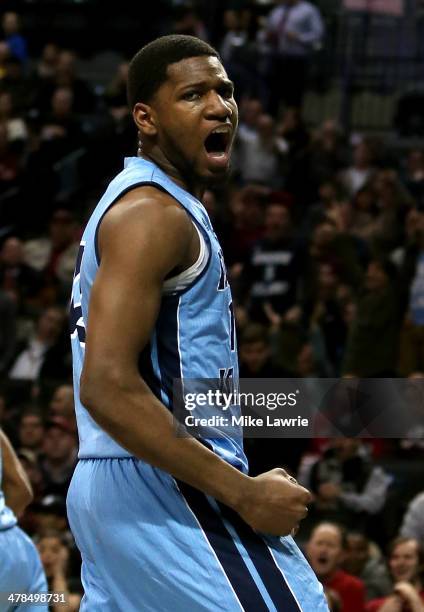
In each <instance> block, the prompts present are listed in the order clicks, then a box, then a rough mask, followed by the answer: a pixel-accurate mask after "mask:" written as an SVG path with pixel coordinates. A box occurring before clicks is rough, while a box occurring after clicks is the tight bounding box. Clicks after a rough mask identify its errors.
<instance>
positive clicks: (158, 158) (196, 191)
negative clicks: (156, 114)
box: [138, 147, 205, 200]
mask: <svg viewBox="0 0 424 612" xmlns="http://www.w3.org/2000/svg"><path fill="white" fill-rule="evenodd" d="M138 157H141V158H143V159H146V160H147V161H151V162H153V163H154V164H156V165H157V166H159V168H160V169H161V170H163V172H165V174H166V175H167V176H169V178H170V179H172V180H173V181H174V183H176V184H177V185H178V186H179V187H182V188H183V189H185V191H188V193H191V194H192V195H193V196H194V197H195V198H197V199H198V200H200V199H201V198H202V196H203V192H204V190H205V188H204V187H203V186H202V185H200V184H199V183H196V181H195V180H194V178H193V177H187V176H184V174H183V173H182V172H181V171H180V170H178V168H176V166H175V165H174V164H173V163H172V162H171V161H170V160H169V159H168V158H167V157H166V155H165V154H164V153H163V151H162V150H161V149H159V148H158V147H153V148H152V149H151V150H150V151H143V152H142V153H138Z"/></svg>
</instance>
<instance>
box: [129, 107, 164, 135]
mask: <svg viewBox="0 0 424 612" xmlns="http://www.w3.org/2000/svg"><path fill="white" fill-rule="evenodd" d="M133 117H134V121H135V123H136V125H137V127H138V129H139V131H140V133H141V134H142V135H144V136H149V137H152V136H156V134H157V132H158V131H157V128H156V117H155V113H154V111H153V109H152V107H151V106H149V105H148V104H144V103H143V102H137V104H136V105H135V106H134V110H133Z"/></svg>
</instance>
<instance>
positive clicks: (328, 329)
mask: <svg viewBox="0 0 424 612" xmlns="http://www.w3.org/2000/svg"><path fill="white" fill-rule="evenodd" d="M317 273H318V278H317V288H316V293H315V300H314V301H313V302H311V303H309V304H305V314H306V316H307V317H308V318H309V324H310V331H311V333H312V334H315V336H316V335H317V334H319V337H320V342H321V345H322V349H323V352H324V354H323V355H322V361H324V362H326V363H328V364H329V367H330V368H331V370H332V372H333V373H338V372H339V364H340V360H341V358H342V356H343V353H344V349H345V344H346V337H347V331H348V328H347V325H346V322H345V321H344V318H343V302H342V300H341V299H340V298H339V288H340V285H341V280H340V279H339V277H338V275H337V272H336V270H335V269H334V267H333V266H332V265H331V264H329V263H322V264H320V265H319V267H318V270H317Z"/></svg>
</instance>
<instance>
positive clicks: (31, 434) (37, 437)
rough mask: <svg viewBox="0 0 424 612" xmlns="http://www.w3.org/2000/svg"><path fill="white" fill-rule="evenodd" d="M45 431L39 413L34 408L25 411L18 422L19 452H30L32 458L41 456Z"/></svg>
mask: <svg viewBox="0 0 424 612" xmlns="http://www.w3.org/2000/svg"><path fill="white" fill-rule="evenodd" d="M45 433H46V429H45V426H44V422H43V417H42V415H41V412H40V411H39V410H37V409H35V408H28V409H27V410H25V411H24V412H23V413H22V415H21V418H20V421H19V429H18V442H19V452H20V453H22V451H30V452H31V453H32V456H33V457H34V458H38V456H39V455H40V454H41V451H42V446H43V440H44V436H45Z"/></svg>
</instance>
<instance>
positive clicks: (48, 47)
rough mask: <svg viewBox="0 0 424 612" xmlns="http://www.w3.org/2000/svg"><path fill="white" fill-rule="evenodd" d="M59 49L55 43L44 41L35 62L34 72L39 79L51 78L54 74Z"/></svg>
mask: <svg viewBox="0 0 424 612" xmlns="http://www.w3.org/2000/svg"><path fill="white" fill-rule="evenodd" d="M59 52H60V49H59V47H58V46H57V45H56V43H53V42H49V43H46V44H45V45H44V47H43V50H42V52H41V57H40V59H39V61H38V63H37V67H36V73H37V76H38V77H39V78H40V79H52V78H53V77H54V75H55V74H56V70H57V63H58V60H59Z"/></svg>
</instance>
